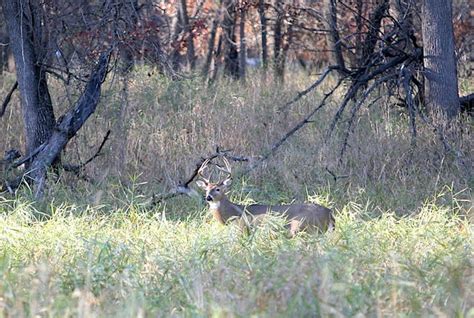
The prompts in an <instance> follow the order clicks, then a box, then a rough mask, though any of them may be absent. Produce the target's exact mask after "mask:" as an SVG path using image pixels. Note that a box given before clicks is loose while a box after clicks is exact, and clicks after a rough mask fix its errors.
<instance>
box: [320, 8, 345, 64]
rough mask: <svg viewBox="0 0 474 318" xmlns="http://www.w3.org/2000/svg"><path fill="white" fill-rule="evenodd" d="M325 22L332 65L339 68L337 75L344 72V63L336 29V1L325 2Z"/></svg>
mask: <svg viewBox="0 0 474 318" xmlns="http://www.w3.org/2000/svg"><path fill="white" fill-rule="evenodd" d="M324 6H325V9H326V20H327V25H328V30H329V33H328V42H329V47H330V50H331V53H332V59H333V61H332V64H334V65H337V66H338V67H339V73H342V72H343V71H345V70H346V63H345V62H344V57H343V55H342V42H341V38H340V36H339V29H338V27H337V7H336V0H325V4H324Z"/></svg>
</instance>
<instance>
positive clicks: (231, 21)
mask: <svg viewBox="0 0 474 318" xmlns="http://www.w3.org/2000/svg"><path fill="white" fill-rule="evenodd" d="M235 1H236V0H226V1H224V19H223V21H222V29H223V31H224V32H223V33H224V34H223V35H224V37H225V38H224V74H225V75H228V76H230V77H233V78H239V52H238V51H237V43H236V39H235V23H236V12H235V11H236V10H235Z"/></svg>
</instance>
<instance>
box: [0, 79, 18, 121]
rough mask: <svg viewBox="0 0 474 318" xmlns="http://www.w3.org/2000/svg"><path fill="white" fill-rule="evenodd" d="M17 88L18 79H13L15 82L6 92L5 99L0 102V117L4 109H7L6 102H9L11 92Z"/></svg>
mask: <svg viewBox="0 0 474 318" xmlns="http://www.w3.org/2000/svg"><path fill="white" fill-rule="evenodd" d="M17 88H18V81H15V84H13V86H12V88H11V89H10V91H9V92H8V94H7V96H6V97H5V100H4V101H3V103H2V107H1V108H0V118H1V117H3V115H4V114H5V111H6V109H7V106H8V103H10V100H11V98H12V95H13V93H14V92H15V90H16V89H17Z"/></svg>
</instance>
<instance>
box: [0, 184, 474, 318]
mask: <svg viewBox="0 0 474 318" xmlns="http://www.w3.org/2000/svg"><path fill="white" fill-rule="evenodd" d="M446 195H448V194H446V193H444V194H442V195H440V196H443V197H445V196H446ZM440 196H437V197H433V198H430V199H429V200H426V202H425V203H424V204H423V205H422V206H420V207H419V208H418V209H417V210H416V211H414V212H415V213H414V214H415V215H413V216H411V217H402V218H400V217H396V216H395V215H394V213H391V212H390V211H384V212H385V213H382V214H381V216H380V217H377V218H373V217H371V215H372V214H373V213H372V211H371V210H372V209H373V208H374V207H373V206H371V205H370V204H366V205H361V204H359V203H356V202H349V203H348V204H346V205H345V206H343V207H342V208H341V209H338V210H337V211H336V223H337V227H336V230H335V231H334V232H331V233H326V234H324V235H319V234H315V233H300V234H299V235H298V236H297V237H296V238H292V239H290V238H288V236H287V233H286V232H285V230H284V229H283V227H282V226H283V222H282V220H279V219H278V218H276V219H270V220H269V221H268V222H266V223H264V224H263V225H261V227H259V228H256V229H254V230H253V231H252V232H251V233H250V234H249V235H243V234H242V233H241V232H240V231H239V229H238V228H237V226H232V225H231V226H228V227H224V226H221V225H218V224H217V223H216V222H214V221H212V220H211V219H210V217H209V215H208V214H207V213H206V212H205V209H204V208H203V205H201V204H200V203H198V202H195V204H194V206H192V207H191V208H190V210H193V211H194V213H193V214H192V217H188V218H187V219H181V220H179V219H169V218H168V216H167V214H166V208H162V207H160V208H155V209H149V208H146V207H144V206H143V205H141V204H139V203H138V201H139V198H136V200H135V203H125V202H126V201H127V200H124V201H123V202H124V203H123V204H122V205H121V206H119V207H117V206H114V207H112V206H104V205H102V206H96V207H92V206H87V205H74V204H59V203H51V204H48V205H46V204H44V205H43V206H42V208H41V209H39V208H38V205H35V204H32V203H29V202H27V201H25V200H24V199H21V198H17V199H15V200H3V201H2V202H1V203H0V229H1V231H0V278H1V279H0V312H2V315H3V316H6V317H8V316H13V317H18V316H57V317H66V316H80V317H90V316H112V315H113V316H120V317H130V316H157V315H158V316H169V315H172V316H215V317H229V316H242V317H247V316H251V315H256V316H275V315H276V316H282V317H292V316H293V317H294V316H354V315H362V316H375V315H376V316H387V315H389V316H391V315H394V314H396V315H409V316H419V315H436V316H438V315H446V316H466V317H472V315H473V314H474V303H473V299H474V289H473V286H474V276H473V261H474V258H473V256H474V254H473V248H472V241H473V233H472V225H471V224H470V223H469V222H468V221H467V220H466V218H465V217H463V216H462V215H460V213H462V210H459V209H456V208H454V209H453V207H452V206H450V205H443V204H439V203H438V202H439V197H440ZM308 200H309V201H311V200H314V198H308ZM453 200H454V202H457V198H456V197H454V198H453ZM457 205H458V206H462V205H463V204H462V203H461V202H457ZM186 212H188V211H186ZM183 213H184V212H183Z"/></svg>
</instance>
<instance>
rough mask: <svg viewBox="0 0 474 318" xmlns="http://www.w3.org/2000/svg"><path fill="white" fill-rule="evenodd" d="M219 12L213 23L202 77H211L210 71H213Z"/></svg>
mask: <svg viewBox="0 0 474 318" xmlns="http://www.w3.org/2000/svg"><path fill="white" fill-rule="evenodd" d="M219 15H220V14H219V11H218V12H216V16H215V18H214V20H213V21H212V27H211V31H210V32H209V40H208V42H207V54H206V60H205V62H204V66H203V67H202V75H203V76H204V77H206V78H207V77H210V76H209V71H210V69H211V62H212V57H213V55H214V47H215V43H216V35H217V27H218V26H219Z"/></svg>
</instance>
